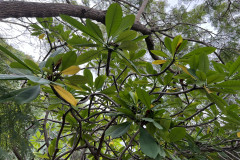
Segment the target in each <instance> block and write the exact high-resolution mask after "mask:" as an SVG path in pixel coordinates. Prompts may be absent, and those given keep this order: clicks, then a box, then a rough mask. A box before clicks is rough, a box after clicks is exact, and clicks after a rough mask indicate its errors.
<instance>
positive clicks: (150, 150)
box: [139, 127, 160, 158]
mask: <svg viewBox="0 0 240 160" xmlns="http://www.w3.org/2000/svg"><path fill="white" fill-rule="evenodd" d="M139 142H140V148H141V151H142V152H143V153H144V154H146V155H147V156H148V157H150V158H156V157H157V155H158V153H159V152H160V149H159V146H158V144H157V143H156V141H155V139H154V138H153V137H152V136H151V135H150V134H149V133H148V132H147V131H146V130H145V129H144V128H142V127H140V138H139Z"/></svg>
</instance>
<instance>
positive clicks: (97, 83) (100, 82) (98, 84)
mask: <svg viewBox="0 0 240 160" xmlns="http://www.w3.org/2000/svg"><path fill="white" fill-rule="evenodd" d="M105 79H106V76H105V75H101V76H98V77H97V78H96V80H95V84H94V86H95V89H96V90H100V89H101V88H102V86H103V84H104V82H105Z"/></svg>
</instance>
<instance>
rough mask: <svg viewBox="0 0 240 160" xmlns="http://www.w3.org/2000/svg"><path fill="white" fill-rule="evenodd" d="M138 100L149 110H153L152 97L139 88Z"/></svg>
mask: <svg viewBox="0 0 240 160" xmlns="http://www.w3.org/2000/svg"><path fill="white" fill-rule="evenodd" d="M136 92H137V95H138V98H139V99H140V100H141V102H142V103H143V104H145V106H146V107H147V108H148V109H151V99H150V95H149V94H148V93H147V92H146V91H145V90H143V89H140V88H137V90H136Z"/></svg>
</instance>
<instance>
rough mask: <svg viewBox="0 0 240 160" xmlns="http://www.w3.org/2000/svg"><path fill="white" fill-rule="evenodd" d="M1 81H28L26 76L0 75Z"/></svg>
mask: <svg viewBox="0 0 240 160" xmlns="http://www.w3.org/2000/svg"><path fill="white" fill-rule="evenodd" d="M0 80H27V78H26V76H25V75H13V74H0Z"/></svg>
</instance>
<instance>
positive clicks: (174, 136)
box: [169, 127, 186, 142]
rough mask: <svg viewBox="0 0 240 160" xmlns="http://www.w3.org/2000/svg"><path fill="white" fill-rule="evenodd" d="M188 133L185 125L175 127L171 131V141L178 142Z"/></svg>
mask: <svg viewBox="0 0 240 160" xmlns="http://www.w3.org/2000/svg"><path fill="white" fill-rule="evenodd" d="M185 135H186V129H185V128H183V127H175V128H173V129H172V130H171V131H170V134H169V139H170V142H176V141H179V140H181V139H183V138H184V137H185Z"/></svg>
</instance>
